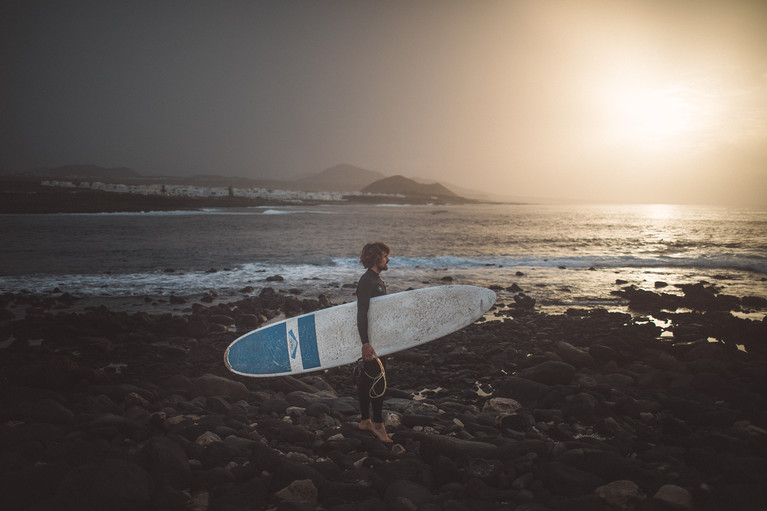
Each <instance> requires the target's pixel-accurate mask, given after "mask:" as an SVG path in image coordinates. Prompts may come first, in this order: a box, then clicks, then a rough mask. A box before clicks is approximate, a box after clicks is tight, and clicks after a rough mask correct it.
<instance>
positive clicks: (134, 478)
mask: <svg viewBox="0 0 767 511" xmlns="http://www.w3.org/2000/svg"><path fill="white" fill-rule="evenodd" d="M152 492H153V482H152V479H151V477H150V476H149V474H147V472H146V471H145V470H144V469H142V468H141V467H139V466H138V465H136V464H135V463H131V462H129V461H125V460H121V459H107V460H104V461H100V462H97V463H91V464H87V465H84V466H81V467H78V468H76V469H74V470H73V471H72V472H71V473H70V474H69V475H67V477H65V478H64V480H63V481H62V482H61V485H60V486H59V488H58V491H57V492H56V502H57V504H58V505H59V506H61V509H66V510H73V511H74V510H94V511H98V510H104V509H110V510H118V511H132V510H135V509H146V508H147V507H148V505H149V502H150V499H151V497H152Z"/></svg>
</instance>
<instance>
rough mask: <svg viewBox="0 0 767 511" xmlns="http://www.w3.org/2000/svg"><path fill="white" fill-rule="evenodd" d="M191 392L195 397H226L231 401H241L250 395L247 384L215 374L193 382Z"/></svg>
mask: <svg viewBox="0 0 767 511" xmlns="http://www.w3.org/2000/svg"><path fill="white" fill-rule="evenodd" d="M191 392H192V395H193V396H205V397H209V396H224V397H227V398H229V399H230V400H231V401H239V400H240V399H244V398H246V397H247V396H248V394H249V391H248V388H247V387H246V386H245V384H243V383H240V382H238V381H234V380H230V379H229V378H224V377H223V376H216V375H214V374H204V375H202V376H200V377H199V378H196V379H195V380H193V381H192V388H191Z"/></svg>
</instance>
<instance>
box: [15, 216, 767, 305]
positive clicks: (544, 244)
mask: <svg viewBox="0 0 767 511" xmlns="http://www.w3.org/2000/svg"><path fill="white" fill-rule="evenodd" d="M0 234H1V235H2V239H3V243H2V245H0V259H1V260H2V265H0V290H2V291H3V292H14V293H25V292H26V293H51V292H64V293H70V294H73V295H75V296H87V297H126V296H169V295H172V294H175V295H187V296H189V295H198V294H203V293H209V292H211V291H214V292H215V293H216V294H218V295H219V296H220V297H238V296H239V297H241V296H243V295H245V294H254V293H258V292H260V290H261V289H263V288H264V287H272V288H275V289H277V290H280V291H284V292H294V293H298V292H299V291H297V290H300V291H301V296H303V297H307V298H316V297H317V295H319V294H320V293H323V294H326V295H328V296H329V297H331V299H332V300H333V303H343V302H346V301H352V300H354V295H353V292H354V289H353V287H354V284H355V283H356V281H357V279H358V278H359V275H360V274H361V273H362V271H363V268H362V267H361V265H360V264H359V261H358V254H359V251H360V249H361V248H362V246H363V245H364V244H365V243H367V242H370V241H384V242H386V243H387V244H389V245H390V246H391V248H392V258H391V262H390V264H389V271H388V272H386V273H385V274H384V275H383V277H384V280H385V281H386V282H387V286H388V288H389V291H390V292H396V291H404V290H406V289H410V288H419V287H425V286H429V285H441V284H448V283H449V284H474V285H481V286H491V285H493V286H501V287H502V288H504V289H506V288H509V287H510V286H512V285H513V284H516V285H517V286H518V287H519V288H521V289H522V290H523V292H524V293H525V294H527V295H528V296H531V297H533V298H535V299H536V303H537V308H538V309H539V310H541V311H544V312H551V313H557V312H562V311H564V310H566V309H567V308H570V307H603V308H607V309H609V310H623V311H625V304H624V303H621V301H620V300H619V299H618V298H617V297H615V296H614V295H613V294H612V292H613V291H616V290H619V289H620V288H622V287H624V286H626V285H630V284H633V285H635V286H637V287H639V288H642V289H647V290H655V285H656V282H666V283H668V284H669V286H668V287H666V288H663V292H666V293H680V291H679V290H678V289H676V288H675V287H674V284H686V283H696V282H701V281H706V282H709V283H712V284H715V285H717V286H719V287H720V288H721V289H722V292H723V293H726V294H732V295H736V296H762V297H767V210H762V209H733V208H723V207H722V208H717V207H700V206H676V205H495V204H493V205H491V204H484V205H460V206H416V205H412V206H394V205H377V206H360V205H327V206H303V205H296V206H285V207H254V208H243V209H210V210H204V211H190V212H184V211H176V212H148V213H110V214H48V215H34V214H27V215H0ZM275 276H280V277H282V279H283V280H279V279H278V280H275V279H274V278H273V277H275ZM270 277H271V278H270ZM512 295H513V292H512V291H500V292H499V298H500V299H501V300H508V301H511V297H512ZM757 314H761V317H763V316H764V311H762V312H761V313H757Z"/></svg>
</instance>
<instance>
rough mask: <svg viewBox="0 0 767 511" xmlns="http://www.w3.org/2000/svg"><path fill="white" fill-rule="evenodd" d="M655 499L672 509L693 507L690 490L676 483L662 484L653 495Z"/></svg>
mask: <svg viewBox="0 0 767 511" xmlns="http://www.w3.org/2000/svg"><path fill="white" fill-rule="evenodd" d="M653 499H654V500H657V501H658V502H661V503H662V504H664V505H666V506H669V507H670V508H672V509H682V510H684V509H693V502H692V495H691V494H690V492H688V491H687V490H685V489H684V488H681V487H679V486H676V485H674V484H665V485H663V486H661V487H660V488H659V489H658V491H657V492H656V493H655V495H654V496H653Z"/></svg>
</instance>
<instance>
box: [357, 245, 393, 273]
mask: <svg viewBox="0 0 767 511" xmlns="http://www.w3.org/2000/svg"><path fill="white" fill-rule="evenodd" d="M389 254H391V249H390V248H389V245H387V244H386V243H383V242H381V241H376V242H375V243H368V244H367V245H365V246H364V247H362V252H361V253H360V262H361V263H362V266H364V267H365V268H372V267H373V266H375V265H376V264H377V263H378V261H380V260H381V257H383V256H386V255H389Z"/></svg>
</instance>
